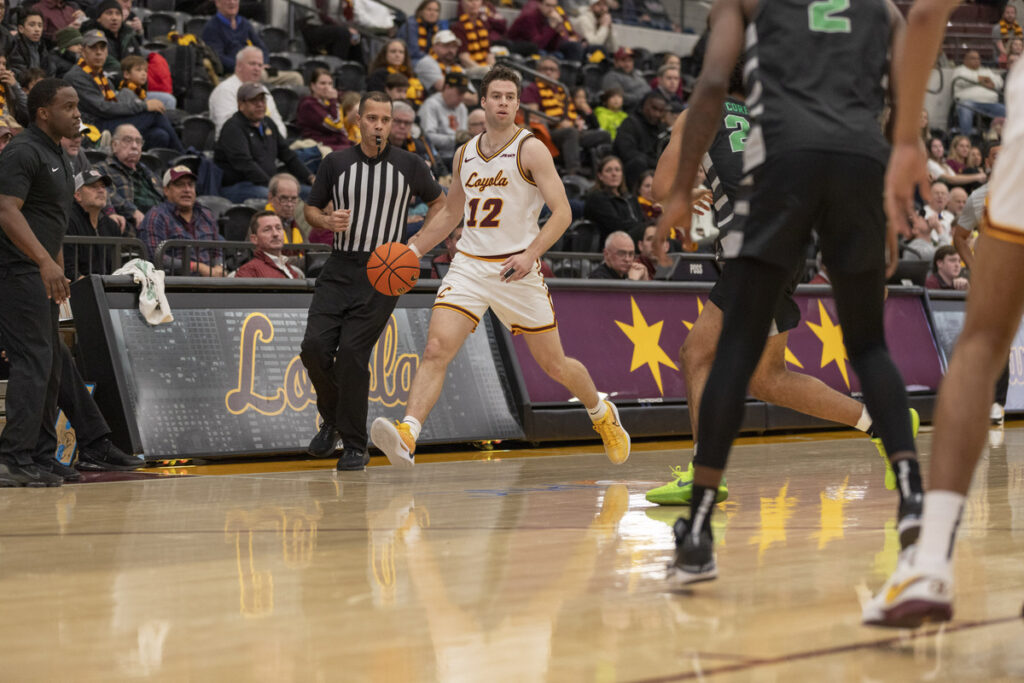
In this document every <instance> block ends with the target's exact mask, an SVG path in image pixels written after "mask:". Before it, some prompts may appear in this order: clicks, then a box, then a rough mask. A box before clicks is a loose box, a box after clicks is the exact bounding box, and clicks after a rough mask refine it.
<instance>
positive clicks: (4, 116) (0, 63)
mask: <svg viewBox="0 0 1024 683" xmlns="http://www.w3.org/2000/svg"><path fill="white" fill-rule="evenodd" d="M28 124H29V119H28V98H27V97H26V96H25V92H24V91H23V90H22V89H21V86H20V85H18V79H17V78H16V77H15V75H14V72H13V71H11V70H10V69H8V68H7V58H6V57H4V56H3V55H0V125H2V126H6V127H7V128H8V129H17V128H24V127H25V126H27V125H28Z"/></svg>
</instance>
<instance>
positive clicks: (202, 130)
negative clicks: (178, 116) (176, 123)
mask: <svg viewBox="0 0 1024 683" xmlns="http://www.w3.org/2000/svg"><path fill="white" fill-rule="evenodd" d="M215 130H216V126H215V125H214V124H213V121H211V120H210V119H209V118H207V117H205V116H186V117H185V120H184V121H183V122H182V131H181V144H182V145H184V146H185V147H186V148H188V147H195V148H196V149H198V150H200V151H203V150H207V149H213V144H214V142H215V141H214V131H215Z"/></svg>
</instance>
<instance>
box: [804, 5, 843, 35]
mask: <svg viewBox="0 0 1024 683" xmlns="http://www.w3.org/2000/svg"><path fill="white" fill-rule="evenodd" d="M848 9H850V0H818V2H812V3H811V4H810V5H808V7H807V23H808V25H809V26H810V27H811V30H812V31H816V32H818V33H849V32H850V20H849V19H848V18H846V17H837V16H835V15H836V14H839V13H840V12H843V11H845V10H848Z"/></svg>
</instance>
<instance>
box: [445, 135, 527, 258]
mask: <svg viewBox="0 0 1024 683" xmlns="http://www.w3.org/2000/svg"><path fill="white" fill-rule="evenodd" d="M531 136H532V133H530V132H529V131H528V130H525V129H522V128H520V129H519V131H518V132H517V133H516V134H515V135H513V136H512V139H511V140H509V141H508V143H507V144H506V145H505V146H504V147H502V148H501V149H499V150H498V151H496V152H495V153H494V154H492V155H491V156H489V157H488V156H484V154H483V153H482V152H481V149H480V138H481V137H482V134H481V135H477V136H476V137H474V138H473V139H472V140H470V141H469V142H467V143H466V144H465V146H463V147H462V153H461V155H460V156H459V157H458V158H457V159H456V166H455V174H456V175H457V176H458V178H459V182H461V183H462V188H463V190H465V192H466V210H465V214H464V218H463V221H464V224H463V230H462V237H461V238H460V239H459V242H458V244H457V245H456V247H457V248H458V250H459V251H461V252H463V253H465V254H466V255H468V256H477V257H484V258H486V257H497V256H507V255H509V254H516V253H519V252H521V251H523V250H524V249H526V248H527V247H528V246H530V243H531V242H533V240H534V238H535V237H536V236H537V233H539V232H540V227H539V226H538V225H537V217H538V216H539V215H540V211H541V209H542V208H544V197H543V196H542V195H541V193H540V190H539V189H537V184H536V183H535V182H534V181H533V178H531V177H529V176H528V175H527V173H526V170H525V169H524V168H523V166H522V161H521V160H520V155H521V153H522V147H523V143H524V142H525V141H526V139H527V138H529V137H531Z"/></svg>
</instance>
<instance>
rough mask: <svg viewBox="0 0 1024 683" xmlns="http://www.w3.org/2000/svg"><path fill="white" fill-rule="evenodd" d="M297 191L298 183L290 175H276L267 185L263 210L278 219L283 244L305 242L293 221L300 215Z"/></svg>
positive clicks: (295, 222)
mask: <svg viewBox="0 0 1024 683" xmlns="http://www.w3.org/2000/svg"><path fill="white" fill-rule="evenodd" d="M299 190H300V185H299V181H298V179H297V178H296V177H295V176H293V175H292V174H291V173H278V174H277V175H275V176H274V177H273V178H271V179H270V182H269V183H267V205H266V206H265V207H263V210H264V211H271V212H273V213H274V214H275V215H276V216H277V217H278V218H279V219H280V221H281V226H282V227H283V228H284V243H285V244H301V243H302V242H305V241H306V239H305V235H303V234H302V228H300V227H299V223H298V221H296V220H295V216H296V215H301V213H302V212H301V211H299V207H300V205H301V204H302V200H301V199H300V198H299ZM250 227H251V226H250Z"/></svg>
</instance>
